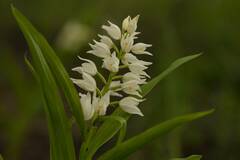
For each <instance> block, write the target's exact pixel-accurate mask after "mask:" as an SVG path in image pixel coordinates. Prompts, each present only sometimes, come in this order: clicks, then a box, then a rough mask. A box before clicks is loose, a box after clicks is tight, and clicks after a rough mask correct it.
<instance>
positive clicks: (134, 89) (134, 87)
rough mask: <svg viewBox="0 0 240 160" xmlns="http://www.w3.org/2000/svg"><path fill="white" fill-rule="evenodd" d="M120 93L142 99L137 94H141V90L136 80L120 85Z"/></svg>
mask: <svg viewBox="0 0 240 160" xmlns="http://www.w3.org/2000/svg"><path fill="white" fill-rule="evenodd" d="M121 86H122V91H123V92H125V93H127V94H130V95H135V96H138V97H142V96H141V94H140V93H139V92H141V88H140V86H139V82H138V81H136V80H130V81H127V82H124V83H122V85H121Z"/></svg>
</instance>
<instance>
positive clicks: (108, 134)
mask: <svg viewBox="0 0 240 160" xmlns="http://www.w3.org/2000/svg"><path fill="white" fill-rule="evenodd" d="M111 117H112V118H109V119H108V120H107V121H105V122H104V123H103V125H102V126H101V127H100V128H99V129H98V131H97V132H96V135H95V136H94V137H93V139H92V140H91V142H90V143H89V146H88V153H87V154H88V157H89V158H91V157H92V156H93V155H94V154H95V152H96V151H97V150H98V149H99V148H100V147H101V146H102V145H103V144H105V143H106V142H107V141H109V140H110V139H111V138H112V137H113V136H114V135H115V134H116V133H117V132H118V131H119V130H120V129H121V128H122V127H123V125H124V123H126V122H125V121H126V119H127V117H128V114H127V113H125V112H123V111H121V110H120V109H117V110H116V111H115V112H114V113H113V114H112V116H111ZM113 117H118V118H113ZM122 136H123V135H122Z"/></svg>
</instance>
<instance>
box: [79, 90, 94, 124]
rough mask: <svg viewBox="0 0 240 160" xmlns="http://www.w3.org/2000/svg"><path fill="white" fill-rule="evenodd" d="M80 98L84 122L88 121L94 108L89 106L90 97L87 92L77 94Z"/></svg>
mask: <svg viewBox="0 0 240 160" xmlns="http://www.w3.org/2000/svg"><path fill="white" fill-rule="evenodd" d="M79 95H80V96H81V98H80V102H81V106H82V110H83V115H84V119H85V120H90V119H91V118H92V117H93V114H94V108H93V106H92V104H91V95H90V93H89V92H88V93H87V94H79Z"/></svg>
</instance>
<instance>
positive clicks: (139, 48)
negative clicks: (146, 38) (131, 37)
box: [132, 43, 152, 56]
mask: <svg viewBox="0 0 240 160" xmlns="http://www.w3.org/2000/svg"><path fill="white" fill-rule="evenodd" d="M151 46H152V45H151V44H145V43H136V44H134V45H133V46H132V52H133V53H135V54H147V55H150V56H152V53H150V52H147V51H146V49H147V48H148V47H151Z"/></svg>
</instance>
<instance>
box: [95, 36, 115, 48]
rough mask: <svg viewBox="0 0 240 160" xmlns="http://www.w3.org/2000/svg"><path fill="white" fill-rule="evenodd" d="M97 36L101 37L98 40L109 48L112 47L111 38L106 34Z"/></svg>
mask: <svg viewBox="0 0 240 160" xmlns="http://www.w3.org/2000/svg"><path fill="white" fill-rule="evenodd" d="M98 36H99V37H100V38H101V39H100V42H102V43H104V44H106V45H107V46H108V47H109V49H111V48H112V46H113V41H112V40H111V38H109V37H108V36H104V35H100V34H99V35H98Z"/></svg>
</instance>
